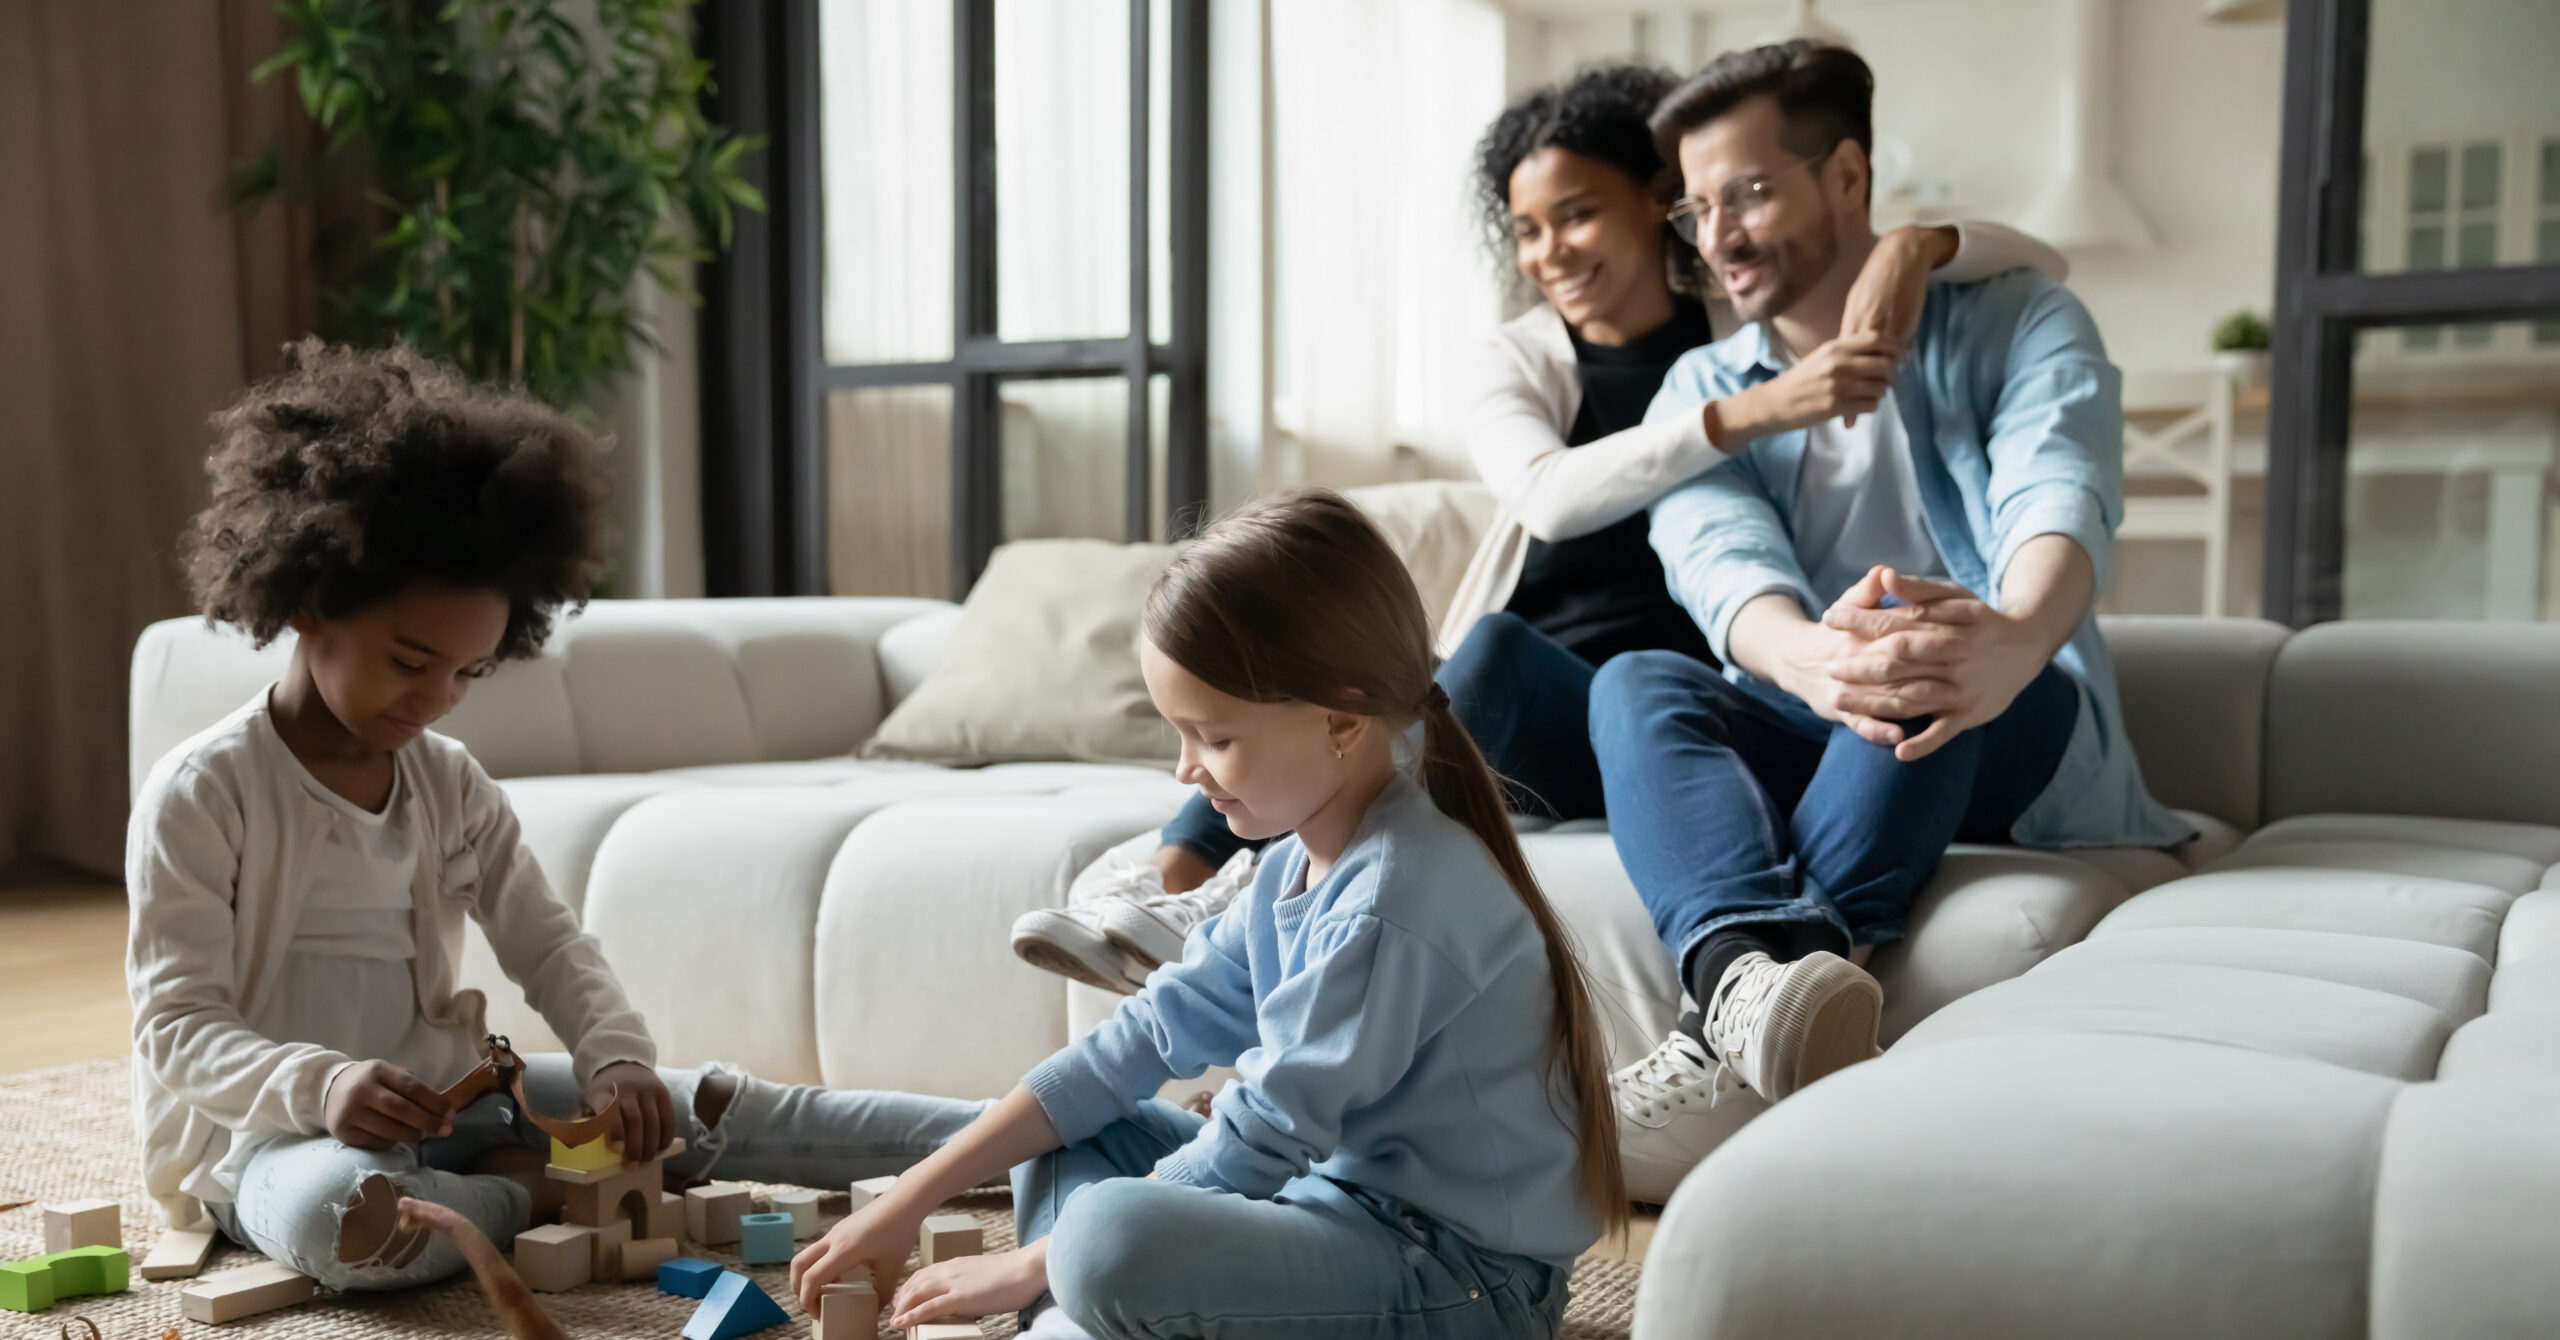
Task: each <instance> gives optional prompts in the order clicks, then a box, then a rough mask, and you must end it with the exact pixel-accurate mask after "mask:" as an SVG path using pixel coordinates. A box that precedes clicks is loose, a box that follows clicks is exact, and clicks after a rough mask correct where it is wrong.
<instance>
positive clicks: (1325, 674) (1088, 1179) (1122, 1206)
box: [791, 491, 1626, 1337]
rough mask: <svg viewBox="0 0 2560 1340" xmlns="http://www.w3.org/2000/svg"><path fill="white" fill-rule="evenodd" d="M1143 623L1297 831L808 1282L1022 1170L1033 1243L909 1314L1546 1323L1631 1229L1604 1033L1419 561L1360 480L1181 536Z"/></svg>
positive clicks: (948, 1265) (1218, 782) (1246, 1328)
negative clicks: (1513, 816)
mask: <svg viewBox="0 0 2560 1340" xmlns="http://www.w3.org/2000/svg"><path fill="white" fill-rule="evenodd" d="M1145 634H1146V635H1145V641H1144V643H1143V645H1142V646H1141V647H1140V651H1139V656H1140V662H1141V665H1142V667H1143V669H1144V671H1145V674H1146V680H1147V689H1148V692H1149V694H1150V695H1151V696H1152V697H1153V698H1154V700H1155V705H1156V708H1157V710H1159V711H1161V712H1163V713H1164V715H1165V717H1166V718H1167V719H1168V720H1170V721H1172V723H1173V724H1174V726H1175V727H1176V728H1177V729H1178V730H1179V731H1180V733H1181V737H1182V760H1181V767H1180V770H1179V771H1178V773H1177V774H1176V775H1177V776H1179V777H1180V778H1181V779H1182V780H1183V781H1184V782H1186V783H1188V784H1192V785H1196V786H1198V787H1199V788H1200V790H1201V793H1202V794H1203V795H1206V796H1207V797H1208V798H1209V800H1210V802H1211V803H1212V804H1213V805H1215V806H1216V807H1217V809H1218V811H1219V812H1220V813H1221V814H1223V815H1224V816H1226V820H1227V823H1228V825H1229V826H1230V827H1232V828H1233V829H1234V830H1235V832H1236V833H1237V835H1238V836H1241V837H1246V838H1268V837H1276V836H1279V835H1282V834H1289V835H1290V837H1289V839H1288V840H1287V841H1285V842H1282V843H1280V844H1278V845H1276V846H1274V847H1273V848H1272V849H1271V852H1272V854H1271V855H1270V856H1269V857H1268V858H1266V859H1265V860H1264V862H1263V863H1262V866H1261V869H1260V870H1259V872H1258V873H1257V876H1256V878H1255V881H1254V885H1253V887H1252V889H1251V890H1250V891H1248V892H1247V893H1245V894H1244V895H1242V896H1240V897H1239V898H1238V899H1237V900H1236V901H1235V903H1234V904H1233V905H1232V906H1231V907H1229V908H1228V909H1227V910H1226V911H1225V912H1224V913H1222V914H1220V915H1219V916H1218V917H1216V918H1215V919H1213V920H1211V921H1209V922H1208V923H1206V924H1204V925H1203V926H1201V927H1200V928H1199V929H1197V930H1195V931H1193V932H1192V934H1191V939H1190V943H1189V944H1188V945H1187V946H1186V948H1185V950H1184V953H1183V957H1182V961H1181V962H1179V963H1173V964H1168V965H1167V966H1165V967H1164V968H1163V969H1161V970H1159V971H1158V972H1156V973H1155V975H1154V976H1153V977H1151V978H1150V979H1149V980H1148V983H1147V986H1146V988H1145V989H1144V990H1142V991H1140V992H1139V993H1138V994H1137V995H1136V996H1133V997H1131V998H1130V999H1128V1000H1127V1001H1125V1002H1123V1003H1122V1004H1121V1006H1120V1009H1119V1012H1118V1013H1117V1014H1115V1015H1113V1016H1112V1018H1111V1019H1110V1021H1109V1022H1107V1023H1105V1024H1103V1025H1102V1026H1101V1027H1100V1028H1098V1029H1096V1030H1094V1031H1093V1032H1092V1033H1090V1034H1088V1035H1086V1036H1085V1037H1084V1038H1083V1039H1081V1040H1079V1041H1077V1042H1075V1043H1073V1044H1071V1045H1070V1046H1068V1047H1067V1048H1066V1049H1065V1050H1063V1051H1060V1052H1059V1053H1058V1054H1057V1055H1055V1056H1052V1057H1050V1058H1049V1059H1048V1060H1047V1061H1044V1062H1042V1063H1041V1064H1040V1066H1039V1067H1038V1068H1036V1069H1034V1070H1033V1071H1032V1072H1031V1074H1030V1075H1029V1076H1027V1077H1025V1079H1024V1080H1023V1082H1022V1083H1021V1084H1020V1085H1019V1086H1017V1087H1016V1088H1015V1089H1014V1090H1013V1092H1012V1093H1011V1094H1009V1095H1007V1096H1006V1097H1005V1098H1003V1099H1002V1100H1001V1101H999V1102H998V1103H997V1104H996V1105H995V1107H994V1108H993V1109H991V1110H990V1111H989V1112H988V1113H987V1114H986V1115H985V1116H983V1117H981V1118H979V1119H978V1120H977V1121H976V1123H974V1124H973V1125H971V1126H970V1127H968V1128H967V1129H966V1130H964V1131H962V1132H961V1133H960V1134H958V1135H956V1136H954V1137H952V1138H951V1140H950V1142H949V1143H947V1144H945V1145H944V1146H943V1147H942V1148H941V1150H940V1151H939V1152H937V1153H935V1154H933V1155H931V1156H929V1157H928V1158H926V1159H925V1160H924V1161H923V1162H921V1163H919V1164H917V1165H916V1166H915V1167H914V1168H913V1169H911V1170H909V1171H908V1172H907V1173H905V1174H904V1175H902V1176H900V1177H899V1178H898V1180H897V1182H896V1184H895V1185H894V1187H893V1188H892V1189H891V1190H890V1191H889V1192H888V1193H887V1194H885V1195H883V1196H881V1197H880V1198H879V1199H877V1200H875V1201H873V1202H872V1203H871V1204H870V1205H869V1206H867V1207H865V1208H864V1209H862V1210H861V1211H859V1212H858V1213H856V1214H854V1215H853V1216H852V1217H850V1218H848V1219H846V1220H844V1221H843V1222H841V1223H839V1224H838V1225H836V1227H835V1228H834V1229H833V1230H832V1231H831V1232H829V1233H828V1234H827V1235H826V1236H825V1237H824V1238H822V1239H820V1240H819V1241H817V1242H815V1243H812V1244H811V1245H810V1246H809V1247H808V1248H807V1249H806V1250H804V1251H802V1252H801V1253H800V1255H799V1257H798V1258H797V1259H795V1260H794V1261H793V1262H792V1263H791V1278H792V1287H793V1288H794V1290H796V1291H797V1292H798V1294H799V1296H800V1302H801V1305H802V1306H803V1307H804V1308H806V1309H807V1310H808V1311H809V1313H810V1314H811V1315H812V1316H815V1315H817V1313H818V1311H819V1308H820V1305H821V1304H820V1297H821V1294H822V1293H823V1292H824V1290H825V1287H826V1286H827V1285H828V1284H830V1283H833V1282H834V1281H836V1280H837V1279H838V1278H839V1277H841V1276H843V1275H845V1274H846V1273H847V1272H848V1271H850V1270H853V1269H855V1268H857V1267H863V1266H868V1267H869V1269H870V1271H871V1275H872V1278H873V1279H874V1280H879V1281H887V1280H890V1279H894V1278H895V1277H896V1274H897V1271H898V1268H899V1265H900V1263H901V1262H902V1261H903V1260H904V1259H905V1257H906V1255H907V1252H908V1249H909V1248H910V1247H912V1246H913V1245H914V1243H915V1241H916V1232H917V1228H918V1226H919V1224H920V1223H921V1222H922V1221H923V1219H924V1217H925V1216H926V1215H927V1214H929V1213H931V1212H932V1211H933V1210H934V1209H935V1208H936V1207H937V1206H939V1205H940V1204H941V1203H942V1202H943V1201H944V1200H945V1199H947V1198H948V1197H950V1196H952V1195H955V1194H957V1193H959V1192H961V1191H965V1190H967V1189H968V1188H970V1187H972V1186H976V1185H978V1184H979V1183H981V1182H983V1181H984V1180H986V1179H987V1178H988V1177H990V1176H993V1175H994V1174H996V1173H997V1172H1000V1171H1002V1170H1004V1169H1006V1168H1012V1169H1013V1184H1014V1211H1015V1214H1016V1216H1017V1219H1018V1223H1019V1228H1020V1237H1021V1240H1022V1241H1023V1243H1024V1244H1025V1245H1024V1246H1022V1247H1020V1248H1019V1249H1017V1250H1015V1251H1011V1252H1005V1253H1002V1254H998V1255H993V1256H973V1257H963V1258H961V1259H958V1260H954V1261H947V1262H942V1263H938V1264H935V1265H932V1266H929V1267H927V1268H925V1269H923V1270H920V1271H918V1272H917V1273H916V1274H915V1276H914V1277H913V1278H911V1279H909V1280H908V1281H907V1282H906V1284H905V1287H903V1288H901V1289H900V1290H899V1291H898V1293H897V1296H896V1299H895V1301H894V1302H893V1303H892V1305H891V1312H892V1313H893V1315H892V1316H891V1318H890V1324H891V1325H894V1326H912V1325H915V1324H918V1323H921V1322H926V1321H933V1320H938V1319H944V1318H956V1317H976V1316H983V1315H987V1314H991V1313H997V1312H1003V1311H1007V1310H1022V1311H1024V1312H1025V1313H1026V1317H1025V1320H1026V1321H1028V1322H1030V1324H1031V1325H1032V1327H1033V1328H1034V1329H1033V1330H1032V1331H1031V1332H1030V1334H1033V1335H1060V1336H1072V1335H1076V1334H1080V1333H1081V1334H1089V1335H1092V1336H1097V1337H1103V1336H1114V1337H1117V1336H1129V1337H1140V1336H1144V1337H1153V1336H1163V1335H1177V1334H1178V1335H1203V1334H1208V1335H1230V1334H1246V1333H1250V1334H1257V1335H1259V1334H1271V1335H1286V1334H1305V1333H1310V1332H1312V1331H1319V1330H1320V1331H1321V1332H1322V1333H1323V1334H1326V1335H1368V1336H1378V1337H1405V1336H1425V1335H1428V1336H1434V1337H1464V1336H1486V1337H1512V1336H1547V1335H1552V1334H1554V1333H1555V1332H1556V1331H1557V1330H1558V1328H1559V1327H1560V1325H1561V1323H1562V1320H1563V1317H1564V1308H1565V1295H1566V1279H1567V1276H1568V1275H1569V1273H1570V1272H1571V1270H1572V1268H1573V1262H1574V1259H1575V1258H1576V1257H1577V1256H1579V1255H1580V1254H1581V1253H1582V1252H1583V1251H1584V1250H1585V1249H1586V1248H1588V1247H1590V1246H1591V1244H1592V1243H1593V1242H1594V1241H1596V1240H1597V1239H1598V1238H1599V1236H1600V1234H1601V1232H1602V1231H1603V1229H1604V1227H1606V1228H1615V1227H1616V1226H1617V1225H1618V1224H1619V1223H1621V1222H1622V1221H1623V1219H1624V1217H1625V1205H1626V1200H1625V1195H1624V1192H1623V1188H1622V1186H1621V1182H1620V1177H1619V1170H1618V1154H1617V1148H1616V1145H1615V1142H1614V1140H1613V1139H1612V1133H1613V1131H1614V1129H1615V1125H1614V1122H1613V1120H1612V1118H1611V1115H1610V1108H1609V1098H1608V1079H1607V1074H1606V1072H1605V1070H1604V1068H1603V1045H1602V1042H1601V1037H1600V1031H1599V1028H1598V1025H1597V1024H1596V1022H1595V1021H1594V1018H1593V1014H1592V1009H1591V1002H1590V996H1589V993H1588V991H1587V990H1586V988H1585V986H1584V983H1583V978H1582V973H1581V968H1580V965H1579V964H1578V963H1577V962H1576V961H1575V959H1574V956H1573V952H1572V949H1571V947H1570V945H1569V943H1568V942H1567V939H1566V936H1565V931H1564V927H1563V925H1562V924H1561V923H1560V922H1559V921H1558V920H1557V918H1556V914H1555V912H1554V910H1553V909H1552V908H1550V907H1549V906H1548V904H1547V901H1546V898H1545V896H1544V895H1542V894H1541V893H1540V892H1539V890H1538V886H1537V882H1536V881H1535V880H1534V879H1532V878H1531V876H1530V874H1529V869H1528V865H1527V863H1526V862H1525V861H1524V860H1523V858H1522V857H1521V854H1520V846H1519V843H1518V841H1517V840H1516V839H1514V837H1513V836H1512V832H1511V826H1510V823H1509V821H1508V820H1507V819H1506V818H1505V817H1504V814H1503V807H1502V796H1501V792H1500V791H1499V790H1498V789H1497V787H1496V785H1495V782H1494V778H1493V775H1492V773H1491V772H1490V771H1489V770H1488V769H1487V768H1486V767H1485V764H1484V760H1483V758H1482V756H1481V755H1479V754H1478V753H1477V752H1476V748H1475V746H1474V745H1473V744H1472V743H1470V742H1469V740H1468V738H1467V734H1466V732H1465V731H1464V730H1463V729H1461V728H1460V727H1459V726H1458V724H1457V722H1456V721H1455V720H1454V719H1453V718H1452V717H1451V716H1450V713H1449V700H1448V698H1447V696H1446V695H1445V694H1443V693H1442V692H1441V691H1440V689H1439V688H1438V687H1437V686H1435V685H1434V684H1433V683H1432V679H1431V672H1432V654H1431V636H1430V627H1429V623H1428V621H1427V620H1426V619H1425V617H1424V615H1423V612H1422V603H1421V600H1420V599H1419V597H1418V596H1417V595H1416V594H1415V592H1414V587H1413V582H1412V579H1411V578H1410V577H1409V576H1408V575H1407V574H1406V572H1405V569H1404V565H1403V564H1402V563H1401V562H1399V561H1398V560H1397V558H1396V556H1395V554H1394V552H1393V551H1392V550H1390V549H1389V548H1388V547H1387V543H1386V541H1385V540H1384V538H1382V537H1381V536H1380V535H1379V533H1378V531H1377V529H1376V528H1375V527H1373V526H1372V525H1370V523H1369V522H1368V520H1367V518H1365V517H1363V516H1362V515H1361V514H1360V512H1359V511H1358V510H1357V509H1355V508H1353V507H1352V506H1351V505H1350V504H1349V503H1347V502H1345V501H1343V500H1342V499H1341V498H1340V497H1339V496H1337V495H1334V494H1332V493H1327V492H1321V491H1317V492H1308V493H1300V494H1295V495H1291V496H1288V497H1284V498H1279V499H1275V500H1272V501H1268V502H1263V503H1259V504H1255V505H1252V506H1249V507H1247V508H1246V509H1244V510H1243V511H1241V512H1239V513H1237V514H1235V515H1233V516H1230V517H1228V518H1227V519H1225V520H1223V521H1221V522H1219V523H1218V524H1216V525H1214V526H1211V527H1210V528H1209V529H1208V530H1207V531H1205V532H1203V533H1202V534H1201V535H1200V537H1199V538H1198V539H1197V540H1195V541H1193V542H1192V543H1191V544H1190V545H1189V546H1187V547H1186V548H1185V549H1184V550H1183V551H1182V552H1181V553H1180V554H1179V555H1178V556H1177V557H1176V558H1175V559H1174V561H1173V563H1172V566H1171V567H1169V568H1168V569H1167V570H1166V572H1165V574H1164V576H1163V577H1162V578H1160V579H1159V580H1158V581H1157V583H1156V586H1155V589H1154V591H1153V592H1152V593H1150V595H1149V596H1148V599H1147V608H1146V619H1145ZM1212 1065H1232V1066H1234V1067H1235V1068H1236V1070H1237V1071H1238V1073H1239V1076H1240V1078H1239V1079H1238V1081H1237V1082H1235V1083H1233V1084H1230V1085H1228V1086H1227V1087H1226V1089H1225V1090H1224V1091H1222V1092H1221V1093H1219V1095H1218V1097H1217V1099H1216V1101H1215V1102H1214V1103H1213V1104H1212V1105H1211V1110H1210V1113H1209V1115H1208V1116H1207V1117H1206V1118H1205V1119H1204V1118H1202V1117H1200V1116H1197V1115H1194V1114H1193V1113H1190V1112H1186V1111H1183V1110H1181V1109H1179V1108H1175V1107H1173V1106H1170V1105H1168V1104H1165V1103H1162V1102H1158V1101H1156V1100H1154V1099H1153V1097H1152V1096H1151V1095H1153V1094H1154V1093H1156V1091H1157V1090H1158V1089H1160V1088H1161V1087H1162V1086H1163V1085H1164V1083H1165V1082H1166V1081H1167V1080H1171V1079H1178V1078H1188V1077H1191V1076H1195V1075H1198V1074H1199V1073H1200V1072H1201V1071H1202V1070H1204V1069H1206V1068H1207V1067H1209V1066H1212ZM1052 1300H1054V1302H1055V1307H1049V1306H1048V1304H1049V1303H1050V1302H1051V1301H1052ZM1033 1313H1037V1315H1036V1316H1033V1315H1030V1314H1033Z"/></svg>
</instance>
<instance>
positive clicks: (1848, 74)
mask: <svg viewBox="0 0 2560 1340" xmlns="http://www.w3.org/2000/svg"><path fill="white" fill-rule="evenodd" d="M1762 94H1767V95H1769V96H1771V97H1774V98H1776V99H1777V100H1778V112H1779V114H1780V115H1781V116H1783V117H1785V118H1786V126H1785V128H1784V129H1783V130H1781V131H1779V132H1778V142H1779V143H1780V144H1782V145H1784V146H1786V150H1787V152H1789V153H1791V154H1794V155H1795V156H1796V157H1798V158H1805V159H1811V158H1816V157H1819V156H1821V155H1822V154H1824V153H1827V152H1829V151H1830V149H1831V147H1832V146H1833V145H1835V144H1838V143H1839V142H1840V141H1842V140H1856V141H1857V142H1858V148H1859V149H1860V150H1861V151H1863V152H1866V153H1869V154H1872V153H1873V152H1874V150H1875V101H1876V77H1875V72H1874V71H1871V70H1869V69H1868V68H1867V63H1866V62H1865V61H1863V60H1860V59H1858V53H1856V52H1854V51H1851V50H1850V49H1848V48H1847V47H1840V46H1832V45H1830V44H1828V43H1824V42H1808V41H1805V40H1803V39H1802V38H1799V39H1797V40H1795V41H1793V42H1780V43H1777V44H1776V45H1774V46H1765V47H1753V48H1751V49H1750V50H1748V51H1728V52H1726V53H1724V54H1723V55H1721V56H1718V57H1716V58H1715V59H1714V60H1712V61H1709V62H1707V68H1705V69H1703V70H1700V71H1698V72H1697V73H1696V74H1693V75H1691V76H1689V78H1688V79H1687V80H1686V81H1685V82H1683V83H1682V84H1681V85H1680V86H1679V87H1678V88H1675V89H1673V90H1671V93H1670V95H1669V96H1667V97H1665V98H1664V99H1663V100H1662V105H1661V106H1659V107H1656V108H1654V109H1653V116H1652V118H1651V119H1650V120H1649V121H1648V122H1647V125H1648V126H1649V127H1650V128H1651V129H1652V131H1653V142H1654V145H1655V146H1656V147H1657V148H1659V149H1660V150H1661V153H1662V161H1663V162H1666V163H1674V164H1676V163H1678V162H1679V161H1680V138H1681V137H1682V136H1684V135H1686V134H1688V133H1689V132H1690V131H1693V130H1696V129H1697V128H1698V127H1700V126H1703V125H1705V124H1707V123H1708V122H1710V121H1713V120H1715V119H1716V118H1717V117H1719V116H1722V115H1724V114H1725V113H1727V112H1730V111H1732V110H1733V109H1734V108H1736V107H1738V106H1740V105H1742V104H1743V103H1745V102H1747V101H1749V100H1751V99H1753V98H1756V97H1759V96H1761V95H1762Z"/></svg>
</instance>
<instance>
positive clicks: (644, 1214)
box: [544, 1163, 666, 1237]
mask: <svg viewBox="0 0 2560 1340" xmlns="http://www.w3.org/2000/svg"><path fill="white" fill-rule="evenodd" d="M557 1172H558V1169H556V1168H546V1169H544V1175H546V1176H552V1175H555V1174H556V1173H557ZM559 1180H562V1181H566V1180H567V1179H566V1178H561V1179H559ZM665 1194H666V1191H665V1188H664V1186H663V1185H662V1174H660V1173H659V1171H658V1165H656V1164H654V1163H649V1164H642V1165H641V1166H639V1167H637V1168H630V1169H618V1170H615V1171H614V1172H611V1173H609V1174H607V1175H606V1176H604V1177H601V1178H598V1179H597V1180H595V1181H592V1182H570V1183H569V1187H568V1195H567V1197H565V1198H564V1199H563V1200H562V1201H561V1202H560V1222H562V1223H564V1224H577V1225H579V1226H580V1227H583V1228H606V1227H609V1226H611V1225H613V1224H616V1223H622V1222H631V1223H632V1227H634V1228H636V1229H643V1230H645V1229H647V1228H648V1226H649V1223H648V1220H649V1210H650V1209H651V1207H653V1206H655V1205H656V1204H657V1203H658V1197H660V1196H663V1195H665ZM632 1236H634V1237H646V1236H647V1234H646V1233H645V1232H639V1233H634V1234H633V1235H632Z"/></svg>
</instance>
